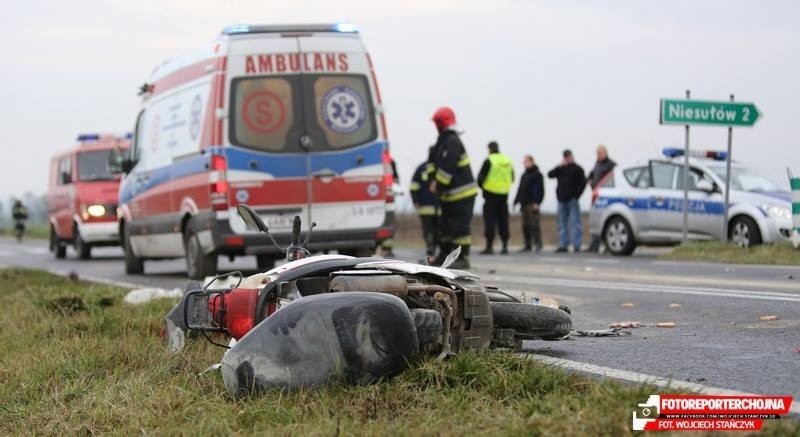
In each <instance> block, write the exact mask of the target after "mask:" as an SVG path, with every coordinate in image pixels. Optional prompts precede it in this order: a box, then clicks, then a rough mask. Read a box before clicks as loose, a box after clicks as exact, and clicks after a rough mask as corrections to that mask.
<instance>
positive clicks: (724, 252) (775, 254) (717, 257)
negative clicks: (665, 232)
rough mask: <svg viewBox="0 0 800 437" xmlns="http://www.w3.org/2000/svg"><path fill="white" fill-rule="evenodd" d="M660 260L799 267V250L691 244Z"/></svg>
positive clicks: (776, 246) (778, 246) (785, 246)
mask: <svg viewBox="0 0 800 437" xmlns="http://www.w3.org/2000/svg"><path fill="white" fill-rule="evenodd" d="M660 258H661V259H665V260H671V261H708V262H720V263H732V264H772V265H791V266H800V250H795V249H794V248H793V247H792V246H791V244H789V243H781V244H762V245H760V246H755V247H750V248H742V247H739V246H736V245H733V244H730V243H726V242H722V241H704V242H692V243H687V244H681V245H680V246H678V247H676V248H675V250H673V251H672V252H670V253H666V254H664V255H661V256H660Z"/></svg>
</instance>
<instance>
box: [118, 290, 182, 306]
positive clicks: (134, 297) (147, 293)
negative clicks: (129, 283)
mask: <svg viewBox="0 0 800 437" xmlns="http://www.w3.org/2000/svg"><path fill="white" fill-rule="evenodd" d="M181 296H183V291H181V289H180V288H174V289H172V290H165V289H163V288H137V289H136V290H131V291H129V292H128V294H126V295H125V298H124V299H123V302H125V303H129V304H131V305H140V304H143V303H147V302H150V301H151V300H156V299H166V298H170V299H177V298H180V297H181Z"/></svg>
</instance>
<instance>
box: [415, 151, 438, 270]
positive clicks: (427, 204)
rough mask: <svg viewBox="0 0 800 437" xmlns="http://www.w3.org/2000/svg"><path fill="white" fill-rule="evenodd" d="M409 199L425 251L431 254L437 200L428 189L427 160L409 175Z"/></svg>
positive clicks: (433, 249) (434, 239)
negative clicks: (415, 215)
mask: <svg viewBox="0 0 800 437" xmlns="http://www.w3.org/2000/svg"><path fill="white" fill-rule="evenodd" d="M411 200H412V201H413V202H414V209H415V210H416V211H417V215H418V216H419V219H420V222H422V238H423V239H424V240H425V253H426V254H427V255H428V256H431V255H433V254H434V252H436V218H437V216H438V215H439V200H438V199H436V195H435V194H434V193H432V192H431V190H430V180H429V178H428V162H427V161H425V162H423V163H422V164H420V165H419V167H417V169H416V170H415V171H414V176H412V177H411Z"/></svg>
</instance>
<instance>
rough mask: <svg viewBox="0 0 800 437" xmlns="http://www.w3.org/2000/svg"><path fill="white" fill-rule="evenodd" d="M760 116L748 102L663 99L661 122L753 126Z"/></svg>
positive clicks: (754, 106)
mask: <svg viewBox="0 0 800 437" xmlns="http://www.w3.org/2000/svg"><path fill="white" fill-rule="evenodd" d="M760 116H761V113H760V112H758V108H756V105H754V104H753V103H748V102H711V101H707V100H680V99H661V124H705V125H718V126H752V125H753V124H755V122H756V120H758V118H759V117H760Z"/></svg>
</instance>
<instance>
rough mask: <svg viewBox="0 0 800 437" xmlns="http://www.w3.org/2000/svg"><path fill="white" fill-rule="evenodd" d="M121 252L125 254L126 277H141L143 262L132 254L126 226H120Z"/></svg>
mask: <svg viewBox="0 0 800 437" xmlns="http://www.w3.org/2000/svg"><path fill="white" fill-rule="evenodd" d="M122 251H123V252H124V254H125V273H126V274H128V275H141V274H142V273H144V260H143V259H141V258H139V257H138V256H136V254H134V253H133V247H131V231H130V229H128V225H127V224H125V225H123V226H122Z"/></svg>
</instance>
